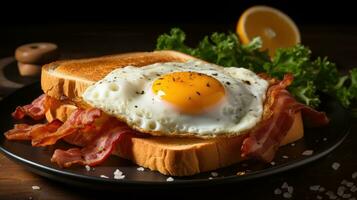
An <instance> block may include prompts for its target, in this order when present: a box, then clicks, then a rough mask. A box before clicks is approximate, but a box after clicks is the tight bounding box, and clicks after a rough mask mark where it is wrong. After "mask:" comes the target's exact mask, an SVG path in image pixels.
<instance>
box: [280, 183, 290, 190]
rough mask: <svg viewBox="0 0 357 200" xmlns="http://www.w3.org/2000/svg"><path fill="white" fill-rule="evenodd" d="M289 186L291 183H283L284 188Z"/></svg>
mask: <svg viewBox="0 0 357 200" xmlns="http://www.w3.org/2000/svg"><path fill="white" fill-rule="evenodd" d="M288 187H289V185H288V183H287V182H284V183H283V185H282V186H281V188H283V189H284V188H288Z"/></svg>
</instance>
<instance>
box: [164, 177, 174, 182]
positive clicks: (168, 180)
mask: <svg viewBox="0 0 357 200" xmlns="http://www.w3.org/2000/svg"><path fill="white" fill-rule="evenodd" d="M166 181H167V182H172V181H174V178H172V177H171V176H170V177H169V178H167V179H166Z"/></svg>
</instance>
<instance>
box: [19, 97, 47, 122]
mask: <svg viewBox="0 0 357 200" xmlns="http://www.w3.org/2000/svg"><path fill="white" fill-rule="evenodd" d="M45 101H46V95H45V94H42V95H41V96H39V97H37V99H35V100H33V101H32V103H30V104H28V105H25V106H18V107H17V108H16V110H15V111H14V112H13V113H12V116H13V117H14V118H15V119H22V118H24V117H25V116H26V115H27V116H29V117H31V118H32V119H34V120H40V119H43V118H44V117H45V113H46V108H45Z"/></svg>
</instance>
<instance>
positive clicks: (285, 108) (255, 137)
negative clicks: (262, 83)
mask: <svg viewBox="0 0 357 200" xmlns="http://www.w3.org/2000/svg"><path fill="white" fill-rule="evenodd" d="M292 81H293V76H292V75H285V76H284V80H282V81H281V82H279V83H278V84H275V85H273V86H271V87H270V88H269V90H268V94H267V98H268V99H267V100H266V103H265V105H264V114H263V120H262V121H261V123H259V124H258V125H257V126H256V127H255V128H254V129H253V130H251V131H250V133H249V136H248V137H247V138H246V139H245V140H244V141H243V145H242V149H241V150H242V157H253V158H258V159H260V160H264V161H267V162H270V161H271V160H272V159H273V158H274V156H275V153H276V151H277V150H278V148H279V145H280V143H281V141H282V140H283V139H284V137H285V136H286V134H287V132H288V131H289V129H290V127H291V126H292V124H293V122H294V115H295V113H296V112H298V111H302V113H303V115H304V116H305V115H306V116H307V117H308V118H309V119H311V122H312V123H314V124H315V125H325V124H327V123H328V122H329V120H328V118H327V116H326V115H325V113H323V112H317V111H316V110H314V109H312V108H310V107H308V106H306V105H304V104H301V103H298V102H297V101H296V100H295V99H294V98H293V97H292V96H291V95H290V93H289V92H288V91H287V90H286V89H285V88H286V87H287V86H289V85H290V84H291V82H292Z"/></svg>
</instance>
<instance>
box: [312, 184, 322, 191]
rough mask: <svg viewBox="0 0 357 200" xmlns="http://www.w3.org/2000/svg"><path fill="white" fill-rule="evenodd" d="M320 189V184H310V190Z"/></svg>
mask: <svg viewBox="0 0 357 200" xmlns="http://www.w3.org/2000/svg"><path fill="white" fill-rule="evenodd" d="M319 189H320V185H312V186H310V190H311V191H318V190H319Z"/></svg>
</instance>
